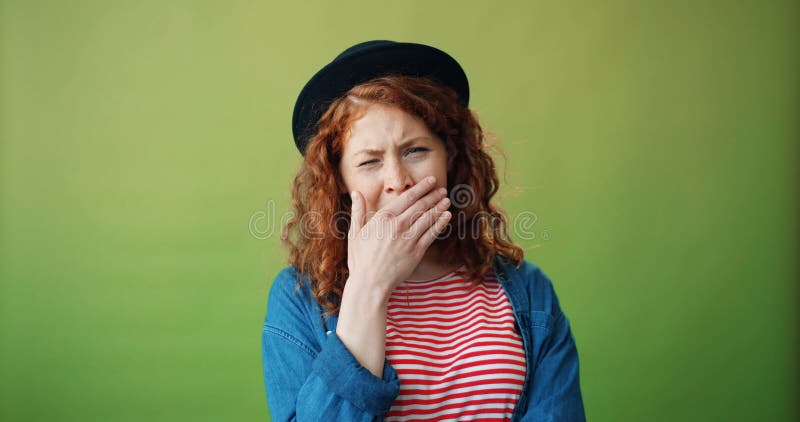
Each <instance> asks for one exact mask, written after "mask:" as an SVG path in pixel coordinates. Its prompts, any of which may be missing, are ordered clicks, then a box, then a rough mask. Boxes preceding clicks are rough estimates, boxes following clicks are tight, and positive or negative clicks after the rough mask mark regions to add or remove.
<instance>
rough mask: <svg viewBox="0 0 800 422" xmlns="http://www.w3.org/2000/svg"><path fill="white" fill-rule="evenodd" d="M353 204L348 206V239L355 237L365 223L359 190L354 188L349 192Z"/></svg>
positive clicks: (362, 199) (364, 209)
mask: <svg viewBox="0 0 800 422" xmlns="http://www.w3.org/2000/svg"><path fill="white" fill-rule="evenodd" d="M350 198H351V199H352V202H353V205H352V206H351V207H350V231H349V233H348V234H349V236H350V239H355V237H356V236H357V235H358V233H359V232H360V231H361V228H362V227H364V224H365V221H364V220H365V216H366V207H365V206H364V198H363V197H362V196H361V192H359V191H356V190H354V191H353V192H351V193H350Z"/></svg>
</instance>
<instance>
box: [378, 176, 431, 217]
mask: <svg viewBox="0 0 800 422" xmlns="http://www.w3.org/2000/svg"><path fill="white" fill-rule="evenodd" d="M435 185H436V178H435V177H433V176H428V177H426V178H425V179H423V180H422V181H420V182H419V183H417V184H416V185H414V186H412V187H411V189H409V190H407V191H405V192H403V193H402V194H401V195H400V196H398V197H397V199H395V200H394V201H392V202H391V203H389V205H387V206H386V207H384V208H383V209H382V210H381V212H384V213H387V214H389V215H392V216H398V215H400V214H402V213H403V212H404V211H405V210H407V209H408V208H409V207H411V206H412V205H414V204H415V203H416V202H417V201H418V200H419V199H420V198H422V196H423V195H425V193H426V192H428V191H429V190H431V189H432V188H433V187H434V186H435Z"/></svg>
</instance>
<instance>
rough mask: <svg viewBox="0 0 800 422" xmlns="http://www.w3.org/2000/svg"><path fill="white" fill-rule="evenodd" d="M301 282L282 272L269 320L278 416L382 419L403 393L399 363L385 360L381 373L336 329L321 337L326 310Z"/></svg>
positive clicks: (265, 349)
mask: <svg viewBox="0 0 800 422" xmlns="http://www.w3.org/2000/svg"><path fill="white" fill-rule="evenodd" d="M295 285H296V282H295V281H294V277H293V276H291V277H290V276H287V274H286V270H284V272H282V273H281V274H279V275H278V277H277V278H276V280H275V282H274V283H273V287H272V289H271V291H270V298H269V304H268V311H267V316H266V319H265V323H264V331H263V335H262V362H263V367H264V383H265V386H266V392H267V402H268V404H269V409H270V416H271V417H272V420H274V421H314V422H319V421H321V420H347V421H373V420H381V419H382V418H383V415H384V414H386V413H387V412H388V411H389V409H390V408H391V406H392V403H393V402H394V399H395V398H396V397H397V395H398V393H399V388H400V382H399V379H398V378H397V373H396V372H395V371H394V368H392V366H391V365H390V364H389V362H388V361H386V360H384V371H383V376H382V377H381V378H378V377H376V376H374V375H373V374H372V373H371V372H369V370H367V369H366V368H364V367H363V366H362V365H361V364H360V363H358V361H357V360H356V359H355V357H354V356H353V355H352V353H350V351H349V350H347V348H346V347H345V346H344V344H343V343H342V342H341V341H340V340H339V338H338V337H337V336H336V334H335V333H332V332H331V333H329V334H328V335H327V336H322V338H323V340H322V341H320V330H324V328H323V327H322V326H321V324H322V323H321V315H319V314H317V315H313V312H311V311H309V310H310V309H314V307H312V306H308V302H306V301H308V300H313V299H312V298H310V297H309V296H310V294H309V293H308V292H305V294H304V292H303V291H302V289H301V290H300V291H296V289H294V286H295ZM315 321H316V323H315ZM317 323H318V325H317Z"/></svg>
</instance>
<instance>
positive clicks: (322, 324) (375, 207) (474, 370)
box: [262, 41, 585, 421]
mask: <svg viewBox="0 0 800 422" xmlns="http://www.w3.org/2000/svg"><path fill="white" fill-rule="evenodd" d="M468 103H469V88H468V83H467V78H466V75H465V74H464V72H463V70H462V68H461V66H459V64H458V63H457V62H456V61H455V60H454V59H453V58H452V57H450V56H449V55H448V54H446V53H444V52H442V51H440V50H438V49H436V48H433V47H430V46H426V45H421V44H413V43H397V42H392V41H369V42H365V43H360V44H357V45H355V46H352V47H350V48H348V49H347V50H345V51H344V52H343V53H341V54H340V55H339V56H337V57H336V58H335V59H334V60H333V61H332V62H331V63H330V64H328V65H327V66H325V67H324V68H323V69H321V70H320V71H319V72H317V74H316V75H314V77H312V78H311V80H310V81H309V82H308V83H307V84H306V86H305V87H304V88H303V90H302V91H301V93H300V95H299V97H298V99H297V103H296V105H295V109H294V116H293V122H292V123H293V124H292V126H293V132H294V137H295V143H296V145H297V147H298V149H299V150H300V152H301V154H303V163H302V167H301V169H300V171H299V173H298V175H297V176H296V177H295V180H294V187H293V190H292V203H293V207H294V211H295V215H294V217H293V219H292V220H291V221H290V222H289V223H288V224H287V226H286V228H285V230H286V231H285V236H286V237H285V241H286V244H287V246H288V249H289V263H290V264H291V265H290V266H289V267H287V268H285V269H284V270H282V271H281V272H280V273H279V274H278V276H277V277H276V279H275V281H274V283H273V285H272V288H271V291H270V295H269V301H268V305H267V316H266V319H265V323H264V331H263V341H262V357H263V364H264V381H265V385H266V390H267V400H268V402H269V408H270V413H271V416H272V418H273V420H280V421H283V420H298V421H305V420H308V421H322V420H326V421H327V420H343V421H373V420H436V421H442V420H537V421H538V420H547V421H582V420H584V419H585V418H584V409H583V401H582V398H581V392H580V384H579V371H578V355H577V350H576V347H575V342H574V339H573V336H572V334H571V331H570V327H569V322H568V319H567V317H566V316H565V315H564V313H563V311H562V310H561V308H560V306H559V302H558V299H557V297H556V294H555V291H554V290H553V286H552V284H551V283H550V280H549V279H548V278H547V277H546V276H545V275H544V273H542V271H541V270H540V269H539V268H538V267H537V266H536V265H534V264H532V263H530V262H528V261H526V260H524V258H523V252H522V249H521V248H520V247H519V246H517V245H515V244H514V243H513V242H512V241H511V239H510V238H509V236H508V233H507V228H506V220H505V218H504V216H503V214H502V213H501V212H500V210H499V209H498V208H497V207H496V206H494V205H493V204H492V202H491V199H492V197H493V196H494V194H495V193H496V192H497V189H498V177H497V174H496V170H495V166H494V163H493V161H492V158H491V157H490V156H489V155H488V154H487V152H486V150H485V145H484V135H483V131H482V129H481V127H480V125H479V124H478V121H477V119H476V116H475V114H474V113H473V112H472V111H471V110H470V109H469V108H468Z"/></svg>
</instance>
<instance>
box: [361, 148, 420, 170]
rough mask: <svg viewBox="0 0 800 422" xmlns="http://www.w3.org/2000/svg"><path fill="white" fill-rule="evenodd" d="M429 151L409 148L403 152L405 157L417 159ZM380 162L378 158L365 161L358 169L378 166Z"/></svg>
mask: <svg viewBox="0 0 800 422" xmlns="http://www.w3.org/2000/svg"><path fill="white" fill-rule="evenodd" d="M428 151H429V149H428V148H425V147H411V148H409V149H407V150H405V152H403V157H409V156H413V157H416V156H422V155H424V154H425V153H426V152H428ZM379 162H380V160H379V159H377V158H375V159H372V160H368V161H364V162H362V163H360V164H359V165H358V167H368V166H371V165H374V164H377V163H379Z"/></svg>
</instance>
